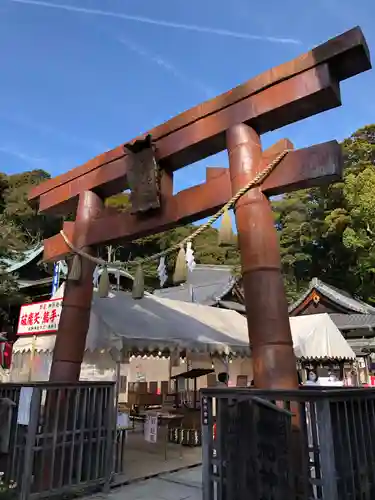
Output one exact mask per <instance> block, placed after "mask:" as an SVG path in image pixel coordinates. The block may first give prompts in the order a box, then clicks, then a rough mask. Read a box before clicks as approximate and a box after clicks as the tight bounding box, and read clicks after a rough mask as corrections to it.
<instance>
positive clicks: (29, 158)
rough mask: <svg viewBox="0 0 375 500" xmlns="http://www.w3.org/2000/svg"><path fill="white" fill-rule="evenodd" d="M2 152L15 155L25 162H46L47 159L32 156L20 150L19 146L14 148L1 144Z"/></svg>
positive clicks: (0, 150) (0, 149) (0, 151)
mask: <svg viewBox="0 0 375 500" xmlns="http://www.w3.org/2000/svg"><path fill="white" fill-rule="evenodd" d="M0 153H4V154H5V155H8V156H13V157H14V158H17V160H21V161H23V162H26V163H30V164H34V165H35V164H40V163H44V162H46V161H47V160H46V158H40V157H36V156H31V155H29V154H27V153H24V152H23V151H20V150H19V149H17V148H12V147H10V146H0Z"/></svg>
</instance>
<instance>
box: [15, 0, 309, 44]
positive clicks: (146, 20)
mask: <svg viewBox="0 0 375 500" xmlns="http://www.w3.org/2000/svg"><path fill="white" fill-rule="evenodd" d="M8 1H10V2H13V3H18V4H24V5H33V6H35V7H45V8H50V9H60V10H65V11H67V12H77V13H81V14H88V15H93V16H104V17H114V18H116V19H123V20H124V21H133V22H136V23H143V24H153V25H155V26H160V27H163V28H173V29H177V30H184V31H193V32H195V33H207V34H209V35H217V36H224V37H231V38H239V39H241V40H258V41H262V42H270V43H278V44H293V45H300V44H301V43H302V42H301V41H300V40H296V39H295V38H279V37H273V36H262V35H252V34H249V33H241V32H238V31H232V30H225V29H217V28H211V27H208V26H198V25H195V24H183V23H175V22H171V21H165V20H163V19H152V18H150V17H144V16H134V15H130V14H124V13H122V12H112V11H107V10H101V9H88V8H86V7H76V6H74V5H66V4H59V3H50V2H44V1H43V0H8Z"/></svg>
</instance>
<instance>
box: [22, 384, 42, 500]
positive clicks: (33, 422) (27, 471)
mask: <svg viewBox="0 0 375 500" xmlns="http://www.w3.org/2000/svg"><path fill="white" fill-rule="evenodd" d="M40 403H41V390H40V389H39V387H33V393H32V396H31V403H30V420H29V425H28V428H27V436H26V445H25V454H24V464H23V474H22V483H21V491H20V496H19V500H28V499H29V496H30V488H31V482H32V476H33V472H34V471H33V464H34V445H35V438H36V434H37V431H38V424H39V412H40ZM17 425H19V424H17Z"/></svg>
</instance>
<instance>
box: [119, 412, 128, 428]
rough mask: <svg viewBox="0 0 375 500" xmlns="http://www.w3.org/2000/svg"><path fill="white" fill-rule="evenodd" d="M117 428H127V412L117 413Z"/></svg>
mask: <svg viewBox="0 0 375 500" xmlns="http://www.w3.org/2000/svg"><path fill="white" fill-rule="evenodd" d="M116 427H117V429H129V427H130V419H129V413H117V424H116Z"/></svg>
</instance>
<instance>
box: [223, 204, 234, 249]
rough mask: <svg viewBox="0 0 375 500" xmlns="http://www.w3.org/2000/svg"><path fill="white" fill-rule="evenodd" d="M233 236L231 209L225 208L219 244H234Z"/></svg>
mask: <svg viewBox="0 0 375 500" xmlns="http://www.w3.org/2000/svg"><path fill="white" fill-rule="evenodd" d="M233 236H234V235H233V228H232V219H231V217H230V213H229V210H224V213H223V217H222V219H221V226H220V229H219V245H232V244H233V240H234V238H233Z"/></svg>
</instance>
